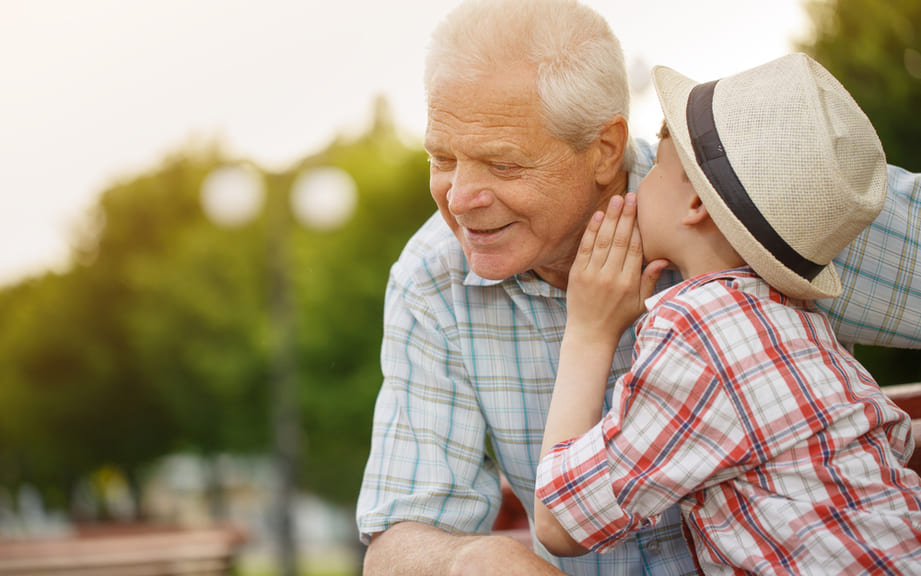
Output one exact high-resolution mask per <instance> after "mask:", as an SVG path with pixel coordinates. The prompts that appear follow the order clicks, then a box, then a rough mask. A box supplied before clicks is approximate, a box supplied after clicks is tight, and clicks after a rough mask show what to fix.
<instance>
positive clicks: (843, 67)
mask: <svg viewBox="0 0 921 576" xmlns="http://www.w3.org/2000/svg"><path fill="white" fill-rule="evenodd" d="M808 11H809V14H810V16H811V18H812V22H813V24H814V28H815V38H814V39H813V40H812V41H811V42H808V43H804V44H803V45H802V46H801V48H802V49H803V50H805V51H806V52H807V53H809V54H811V55H812V56H813V57H814V58H815V59H816V60H818V61H819V62H821V63H822V65H823V66H825V67H826V68H828V70H829V71H830V72H831V73H832V74H834V75H835V77H836V78H838V80H840V81H841V83H842V84H844V86H845V87H847V89H848V91H849V92H850V93H851V94H852V95H853V96H854V99H855V100H857V102H858V103H859V104H860V106H861V108H863V110H864V111H865V112H866V113H867V116H869V117H870V120H872V121H873V125H874V126H875V127H876V130H877V132H878V133H879V136H880V139H881V140H882V142H883V147H884V148H885V150H886V155H887V158H888V160H889V162H890V163H891V164H895V165H898V166H902V167H903V168H906V169H909V170H911V171H915V172H917V171H921V137H919V135H921V114H919V113H918V110H921V2H918V1H917V0H887V1H886V2H877V1H875V0H834V1H828V0H820V1H815V0H813V1H812V2H810V3H809V4H808Z"/></svg>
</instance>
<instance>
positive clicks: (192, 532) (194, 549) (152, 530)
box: [0, 525, 246, 576]
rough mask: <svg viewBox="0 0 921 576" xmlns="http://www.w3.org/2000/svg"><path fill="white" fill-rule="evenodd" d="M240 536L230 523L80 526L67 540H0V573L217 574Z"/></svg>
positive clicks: (227, 568)
mask: <svg viewBox="0 0 921 576" xmlns="http://www.w3.org/2000/svg"><path fill="white" fill-rule="evenodd" d="M245 541H246V536H245V534H244V533H243V532H242V531H240V530H239V529H237V528H234V527H209V528H176V527H168V526H149V525H101V526H90V527H82V528H80V529H78V530H77V532H76V533H75V534H74V535H73V536H71V537H66V538H38V539H36V538H30V539H8V540H0V575H2V576H8V575H9V576H12V575H16V576H33V575H34V576H37V575H42V576H192V575H194V576H220V575H227V574H232V573H233V565H234V561H235V559H236V555H237V552H238V550H239V548H240V547H241V546H242V545H243V543H244V542H245Z"/></svg>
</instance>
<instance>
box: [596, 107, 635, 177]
mask: <svg viewBox="0 0 921 576" xmlns="http://www.w3.org/2000/svg"><path fill="white" fill-rule="evenodd" d="M629 137H630V130H629V128H628V127H627V119H626V118H624V117H623V116H621V115H620V114H618V115H617V116H615V117H614V119H612V120H611V121H610V122H608V124H607V125H606V126H605V127H604V128H602V129H601V133H600V134H599V135H598V138H597V139H596V140H595V145H596V147H597V153H598V155H597V158H596V161H595V181H596V182H597V183H598V184H599V185H601V186H608V185H609V184H611V183H612V182H613V181H614V179H615V178H617V175H618V174H619V173H620V171H621V168H622V164H623V161H624V151H625V150H626V148H627V139H628V138H629Z"/></svg>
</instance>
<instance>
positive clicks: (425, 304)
mask: <svg viewBox="0 0 921 576" xmlns="http://www.w3.org/2000/svg"><path fill="white" fill-rule="evenodd" d="M413 270H414V274H418V273H422V274H424V267H414V268H413ZM420 270H423V272H420ZM447 276H448V274H447V273H444V274H442V273H439V274H438V275H435V276H433V277H431V278H427V279H421V278H420V277H415V276H408V275H407V274H406V273H405V270H404V269H403V268H401V267H400V265H399V263H398V265H396V266H394V269H393V271H392V272H391V278H390V281H389V283H388V287H387V293H386V303H385V311H384V336H383V343H382V346H381V366H382V370H383V373H384V382H383V384H382V387H381V391H380V393H379V395H378V399H377V403H376V405H375V409H374V422H373V428H372V438H371V451H370V455H369V458H368V462H367V464H366V467H365V474H364V478H363V481H362V488H361V492H360V494H359V498H358V505H357V516H358V524H359V530H360V532H361V538H362V541H363V542H365V543H367V542H368V541H369V538H370V536H371V535H372V534H374V533H377V532H382V531H384V530H386V529H387V528H389V527H391V526H393V525H394V524H396V523H398V522H402V521H419V522H425V523H427V524H432V525H434V526H438V527H440V528H443V529H445V530H448V531H452V532H454V531H458V532H483V531H487V530H489V529H490V527H491V522H492V520H493V519H494V518H495V516H496V513H497V512H498V505H499V502H500V500H501V494H500V485H499V478H498V472H497V471H496V468H495V466H490V462H491V461H490V460H489V459H488V458H487V457H486V454H485V446H486V423H485V421H484V418H483V415H482V413H481V411H480V410H479V406H478V404H477V400H476V393H475V391H474V390H473V389H472V385H471V383H470V378H469V377H468V375H467V373H466V370H465V367H464V366H465V365H464V362H463V360H462V358H461V357H460V350H459V349H458V346H457V344H456V342H454V341H453V340H452V327H451V325H450V324H449V322H450V318H448V316H446V312H445V310H435V309H433V307H432V305H431V300H430V298H429V297H430V296H433V295H434V296H439V286H440V285H442V284H444V283H446V282H449V280H448V279H447ZM422 280H425V282H422ZM426 291H428V292H430V293H427V292H426ZM455 332H456V331H455Z"/></svg>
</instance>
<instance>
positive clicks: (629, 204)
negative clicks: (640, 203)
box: [611, 192, 636, 267]
mask: <svg viewBox="0 0 921 576" xmlns="http://www.w3.org/2000/svg"><path fill="white" fill-rule="evenodd" d="M635 216H636V194H634V193H633V192H628V193H627V195H626V196H625V197H624V199H623V209H622V210H621V211H620V214H619V220H618V221H617V230H616V231H615V232H614V238H613V243H614V247H615V248H618V249H619V250H617V251H615V253H616V260H615V261H612V262H611V264H612V265H614V266H616V267H622V266H623V265H624V264H625V263H626V260H627V257H628V252H629V247H630V243H631V242H632V239H633V235H634V228H635V225H634V219H635Z"/></svg>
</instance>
